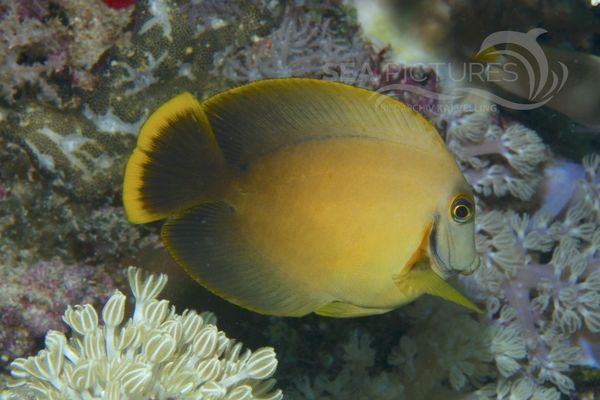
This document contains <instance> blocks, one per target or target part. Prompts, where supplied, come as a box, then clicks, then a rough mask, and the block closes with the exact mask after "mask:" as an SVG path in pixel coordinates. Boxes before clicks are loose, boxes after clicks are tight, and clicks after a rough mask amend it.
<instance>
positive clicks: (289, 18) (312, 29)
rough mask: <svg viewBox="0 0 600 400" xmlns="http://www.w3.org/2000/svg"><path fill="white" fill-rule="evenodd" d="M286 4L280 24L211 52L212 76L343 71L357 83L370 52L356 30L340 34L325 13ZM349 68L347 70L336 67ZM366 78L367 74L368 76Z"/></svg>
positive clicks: (236, 78)
mask: <svg viewBox="0 0 600 400" xmlns="http://www.w3.org/2000/svg"><path fill="white" fill-rule="evenodd" d="M297 11H298V10H295V9H293V8H291V9H288V10H286V12H285V14H284V17H283V22H282V24H281V25H280V26H279V27H278V28H276V29H275V30H274V31H272V32H271V33H270V34H269V35H268V36H265V37H255V38H254V41H253V43H252V44H251V45H249V46H247V47H245V48H242V49H238V48H235V47H232V46H230V47H227V48H226V49H225V50H223V51H222V52H220V53H218V54H216V55H215V59H214V60H215V61H214V63H215V69H214V70H213V71H212V74H213V76H215V77H219V78H224V79H225V80H226V81H228V82H229V83H237V82H248V81H253V80H257V79H264V78H276V77H287V76H310V77H324V76H328V77H329V78H331V77H332V76H335V77H341V78H343V79H344V80H346V81H349V82H352V83H355V82H356V81H357V79H359V78H361V77H360V76H358V75H357V74H356V72H357V71H358V70H359V68H360V67H361V66H363V65H365V64H367V65H368V64H369V60H370V58H369V57H370V53H369V50H368V47H367V46H366V45H365V43H364V42H363V41H362V39H361V38H360V36H359V35H358V34H357V32H354V33H351V36H350V37H345V36H340V35H338V34H337V33H336V32H335V31H334V30H333V29H332V27H331V21H330V20H329V19H328V18H326V17H320V16H315V15H313V14H305V13H302V14H300V15H298V13H297ZM344 66H346V68H350V69H351V71H352V73H350V74H349V75H347V74H344V73H343V71H340V69H341V68H344ZM369 78H370V76H369Z"/></svg>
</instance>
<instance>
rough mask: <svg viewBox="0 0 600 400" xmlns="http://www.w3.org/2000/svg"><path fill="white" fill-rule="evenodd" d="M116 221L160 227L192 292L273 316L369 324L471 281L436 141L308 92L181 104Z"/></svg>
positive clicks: (341, 92)
mask: <svg viewBox="0 0 600 400" xmlns="http://www.w3.org/2000/svg"><path fill="white" fill-rule="evenodd" d="M123 202H124V207H125V212H126V214H127V217H128V219H129V220H130V221H131V222H133V223H147V222H151V221H155V220H159V219H162V218H166V217H168V218H169V219H168V220H167V222H166V223H165V224H164V225H163V228H162V231H161V236H162V239H163V241H164V243H165V246H166V248H167V249H168V251H169V253H170V254H171V256H172V257H173V258H174V259H175V260H176V261H177V263H178V264H179V265H180V266H181V267H182V268H183V269H184V270H185V271H186V272H187V273H189V275H190V276H192V277H193V278H194V279H195V280H196V281H197V282H199V283H200V284H202V285H203V286H205V287H206V288H207V289H209V290H210V291H212V292H213V293H215V294H217V295H219V296H221V297H223V298H225V299H226V300H228V301H230V302H232V303H234V304H237V305H239V306H242V307H245V308H247V309H250V310H253V311H256V312H259V313H264V314H272V315H281V316H302V315H306V314H308V313H311V312H315V313H317V314H320V315H327V316H335V317H354V316H362V315H370V314H379V313H384V312H387V311H390V310H392V309H394V308H396V307H398V306H400V305H402V304H405V303H408V302H410V301H412V300H414V299H415V298H417V297H419V296H420V295H422V294H424V293H429V294H432V295H437V296H440V297H443V298H446V299H449V300H451V301H454V302H456V303H459V304H462V305H464V306H466V307H468V308H471V309H473V310H478V308H477V306H475V305H474V304H473V303H471V302H470V301H469V300H467V299H466V298H465V297H464V296H462V295H461V294H460V293H459V292H458V291H457V290H456V289H454V288H453V287H452V286H450V285H449V284H447V283H446V281H445V279H446V278H447V277H449V276H450V275H452V274H455V273H466V274H468V273H472V272H473V271H474V270H475V269H476V268H477V267H478V266H479V258H478V256H477V254H476V252H475V244H474V223H473V219H474V213H475V206H474V200H473V195H472V192H471V189H470V187H469V185H468V184H467V182H466V181H465V179H464V177H463V176H462V174H461V173H460V171H459V169H458V167H457V165H456V162H455V161H454V159H453V158H452V156H451V155H450V153H449V152H448V151H447V149H446V147H445V145H444V142H443V141H442V140H441V138H440V137H439V135H438V133H437V132H436V131H435V129H434V128H433V127H432V126H431V125H430V124H429V123H428V122H427V121H426V120H425V119H424V118H422V117H421V116H420V115H419V114H417V113H416V112H414V111H413V110H411V109H410V108H408V107H407V106H406V105H404V104H403V103H401V102H399V101H397V100H395V99H392V98H390V97H386V96H382V95H379V94H377V93H374V92H370V91H368V90H364V89H359V88H355V87H352V86H347V85H344V84H340V83H334V82H328V81H320V80H314V79H302V78H286V79H272V80H264V81H258V82H254V83H250V84H248V85H245V86H241V87H237V88H234V89H231V90H227V91H225V92H223V93H220V94H218V95H215V96H213V97H210V98H208V99H207V100H205V101H203V102H198V101H197V100H196V99H195V98H194V97H193V96H192V95H191V94H189V93H183V94H180V95H178V96H176V97H175V98H173V99H171V100H169V101H168V102H166V103H165V104H163V105H162V106H161V107H159V108H158V110H156V111H155V112H154V113H153V114H152V115H151V116H150V117H149V118H148V120H147V121H146V122H145V123H144V125H143V126H142V128H141V130H140V134H139V138H138V142H137V147H136V148H135V150H134V151H133V154H132V155H131V157H130V158H129V161H128V163H127V168H126V171H125V178H124V184H123Z"/></svg>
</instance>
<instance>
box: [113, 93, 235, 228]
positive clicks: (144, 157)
mask: <svg viewBox="0 0 600 400" xmlns="http://www.w3.org/2000/svg"><path fill="white" fill-rule="evenodd" d="M224 174H225V165H224V161H223V156H222V154H221V150H220V149H219V146H218V144H217V141H216V139H215V136H214V134H213V131H212V129H211V127H210V124H209V122H208V119H207V118H206V115H205V113H204V110H203V109H202V105H201V104H200V103H199V102H198V101H197V100H196V99H195V98H194V96H192V95H191V94H189V93H182V94H180V95H178V96H176V97H174V98H172V99H171V100H169V101H168V102H166V103H165V104H163V105H162V106H160V107H159V108H158V109H157V110H156V111H155V112H154V113H153V114H152V115H150V117H149V118H148V119H147V120H146V122H145V123H144V125H143V126H142V128H141V129H140V134H139V136H138V141H137V146H136V148H135V150H134V151H133V153H132V155H131V156H130V158H129V161H128V162H127V167H126V169H125V179H124V183H123V205H124V208H125V213H126V215H127V218H128V219H129V221H131V222H133V223H147V222H151V221H155V220H158V219H161V218H164V217H166V216H168V215H171V214H173V213H175V212H178V211H182V210H185V209H188V208H190V207H192V206H194V205H198V204H200V203H203V202H207V201H211V200H214V199H216V198H219V195H220V194H221V193H220V192H221V191H222V190H223V187H224V184H225V183H224V182H225V181H226V179H225V177H224Z"/></svg>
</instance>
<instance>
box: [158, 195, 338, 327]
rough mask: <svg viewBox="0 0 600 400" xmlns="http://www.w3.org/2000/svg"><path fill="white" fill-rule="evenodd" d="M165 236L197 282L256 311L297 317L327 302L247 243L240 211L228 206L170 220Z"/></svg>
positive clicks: (210, 207)
mask: <svg viewBox="0 0 600 400" xmlns="http://www.w3.org/2000/svg"><path fill="white" fill-rule="evenodd" d="M161 236H162V239H163V242H164V243H165V246H166V248H167V249H168V251H169V253H170V254H171V256H172V257H173V258H174V259H175V260H176V261H177V263H178V264H179V265H180V266H181V267H182V268H183V269H184V270H185V271H186V272H187V273H188V274H189V275H190V276H191V277H192V278H194V279H195V280H196V281H197V282H198V283H200V284H201V285H202V286H204V287H206V288H207V289H208V290H210V291H211V292H213V293H214V294H216V295H218V296H220V297H222V298H224V299H226V300H227V301H229V302H231V303H234V304H237V305H239V306H241V307H244V308H247V309H249V310H251V311H254V312H258V313H261V314H271V315H280V316H296V317H297V316H302V315H306V314H308V313H311V312H312V311H314V310H315V309H316V308H317V307H319V306H320V305H321V304H323V303H325V302H327V301H328V299H326V298H321V297H318V296H316V295H314V296H313V295H312V293H310V292H307V291H305V290H303V287H302V286H301V285H300V284H298V282H295V281H294V280H293V277H291V276H288V275H287V274H286V273H285V271H283V270H282V269H280V268H276V267H275V266H273V265H272V264H271V263H270V262H269V261H268V260H266V259H265V258H264V257H263V256H262V255H261V254H260V253H259V252H258V251H257V250H256V249H254V248H253V247H252V246H251V245H250V244H248V238H247V237H245V236H244V234H243V233H242V232H241V230H240V229H239V227H238V226H237V214H236V211H235V210H234V209H233V208H232V207H231V206H230V205H229V204H227V203H225V202H221V201H219V202H213V203H207V204H203V205H201V206H198V207H195V208H192V209H190V210H188V211H186V212H185V213H183V214H181V215H179V216H177V217H175V218H173V219H171V220H169V221H168V222H167V223H166V224H165V225H163V228H162V231H161Z"/></svg>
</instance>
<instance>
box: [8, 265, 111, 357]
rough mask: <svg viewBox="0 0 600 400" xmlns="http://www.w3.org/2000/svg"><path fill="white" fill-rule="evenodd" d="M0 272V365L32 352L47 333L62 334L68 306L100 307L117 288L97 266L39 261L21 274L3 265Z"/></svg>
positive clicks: (104, 271) (17, 269)
mask: <svg viewBox="0 0 600 400" xmlns="http://www.w3.org/2000/svg"><path fill="white" fill-rule="evenodd" d="M0 273H1V274H2V275H3V276H2V279H0V293H2V297H0V323H1V326H2V327H3V330H2V331H0V356H1V357H2V358H1V360H2V361H1V362H2V363H5V362H6V361H8V360H9V359H12V358H14V357H19V356H23V355H25V354H28V353H31V352H32V351H33V350H34V346H35V341H36V340H37V339H40V338H42V337H44V335H45V334H46V332H47V331H48V330H49V329H53V330H58V331H62V332H64V331H66V325H64V324H63V323H62V321H61V316H62V314H63V313H64V311H65V308H66V307H67V305H69V304H74V303H90V304H101V303H103V302H104V301H106V299H107V298H108V296H110V294H111V293H112V291H113V290H114V289H115V287H116V282H115V280H114V279H113V277H111V275H109V274H108V273H107V272H106V270H105V269H104V268H102V267H94V266H90V265H71V264H65V263H64V262H62V261H61V260H60V259H59V258H53V259H52V260H50V261H40V262H37V263H35V264H33V265H31V266H30V267H29V268H27V269H26V270H25V271H22V270H21V269H20V268H11V267H9V266H6V265H5V266H3V268H2V270H0Z"/></svg>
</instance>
